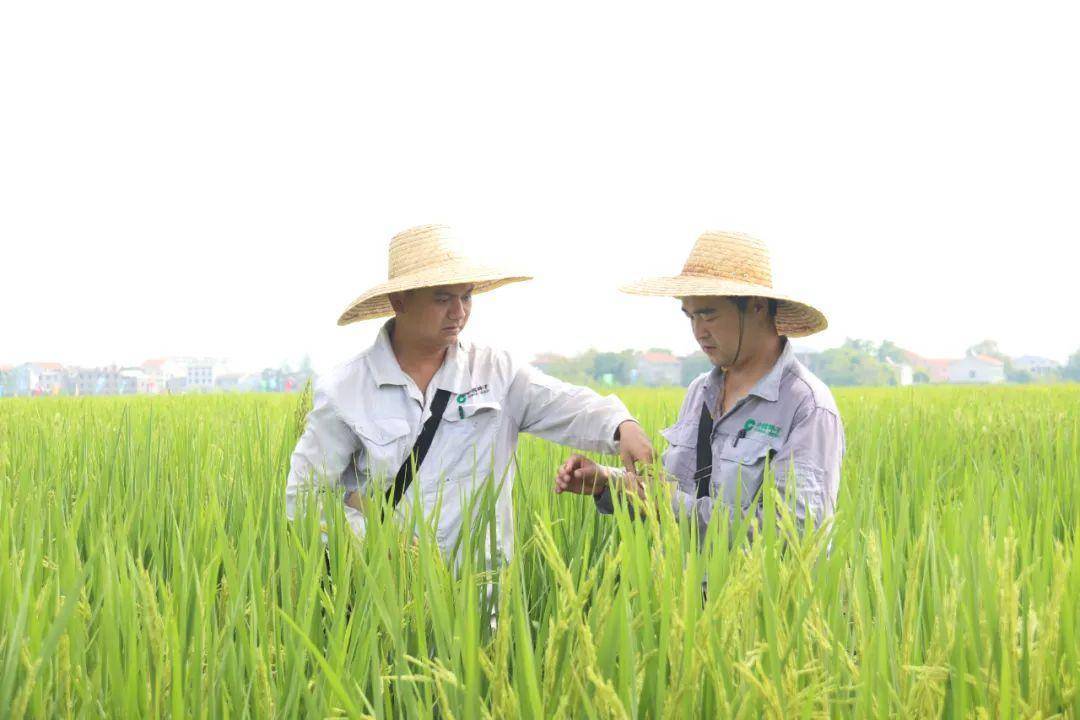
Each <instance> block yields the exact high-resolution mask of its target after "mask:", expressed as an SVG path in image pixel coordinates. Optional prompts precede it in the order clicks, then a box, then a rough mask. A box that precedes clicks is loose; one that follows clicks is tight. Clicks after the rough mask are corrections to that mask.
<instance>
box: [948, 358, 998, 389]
mask: <svg viewBox="0 0 1080 720" xmlns="http://www.w3.org/2000/svg"><path fill="white" fill-rule="evenodd" d="M949 382H950V383H958V384H969V383H992V384H993V383H1003V382H1005V363H1003V362H1002V361H1001V360H998V359H997V358H993V357H990V356H989V355H969V356H968V357H966V358H962V359H960V360H953V361H952V362H951V363H949Z"/></svg>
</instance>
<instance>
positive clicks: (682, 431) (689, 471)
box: [660, 422, 698, 491]
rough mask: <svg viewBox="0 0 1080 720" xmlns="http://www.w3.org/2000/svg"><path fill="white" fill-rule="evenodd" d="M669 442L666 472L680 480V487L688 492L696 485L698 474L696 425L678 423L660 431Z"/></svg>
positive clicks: (665, 458)
mask: <svg viewBox="0 0 1080 720" xmlns="http://www.w3.org/2000/svg"><path fill="white" fill-rule="evenodd" d="M660 434H661V435H663V436H664V439H665V440H667V442H668V447H667V450H665V451H664V455H663V462H664V470H665V471H666V472H667V474H669V475H674V476H675V477H676V478H678V480H679V487H680V488H681V489H683V490H684V491H686V490H687V489H688V488H690V487H692V486H693V485H694V473H695V472H697V435H698V428H697V425H696V424H695V423H690V422H682V423H676V424H675V425H672V426H671V427H669V428H665V429H663V430H661V431H660Z"/></svg>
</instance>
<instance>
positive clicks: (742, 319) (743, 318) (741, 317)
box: [727, 307, 746, 368]
mask: <svg viewBox="0 0 1080 720" xmlns="http://www.w3.org/2000/svg"><path fill="white" fill-rule="evenodd" d="M744 330H746V308H745V307H744V308H742V309H741V310H739V344H738V345H736V346H735V357H733V358H731V362H730V363H728V365H727V367H728V368H730V367H731V366H732V365H734V364H735V363H737V362H738V361H739V355H740V354H741V353H742V341H743V331H744Z"/></svg>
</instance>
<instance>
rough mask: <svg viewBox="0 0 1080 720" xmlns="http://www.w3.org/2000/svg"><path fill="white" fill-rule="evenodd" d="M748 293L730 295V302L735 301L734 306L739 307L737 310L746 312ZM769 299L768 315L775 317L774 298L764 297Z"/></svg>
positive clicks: (748, 299) (748, 302)
mask: <svg viewBox="0 0 1080 720" xmlns="http://www.w3.org/2000/svg"><path fill="white" fill-rule="evenodd" d="M751 297H752V296H750V295H733V296H731V302H733V303H735V307H737V308H739V312H746V306H747V305H749V304H750V298H751ZM766 299H767V300H768V301H769V317H771V318H775V317H776V305H777V303H776V300H775V299H774V298H766Z"/></svg>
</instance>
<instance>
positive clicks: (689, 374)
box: [679, 351, 713, 387]
mask: <svg viewBox="0 0 1080 720" xmlns="http://www.w3.org/2000/svg"><path fill="white" fill-rule="evenodd" d="M712 369H713V364H712V361H711V360H709V357H708V356H707V355H706V354H705V353H703V352H700V351H699V352H696V353H694V354H693V355H687V356H686V357H684V358H683V360H682V364H681V367H680V368H679V379H680V380H681V381H682V384H683V386H684V387H685V386H687V385H689V384H690V383H691V382H692V381H693V379H694V378H696V377H697V376H698V375H700V374H701V373H703V372H708V371H709V370H712Z"/></svg>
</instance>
